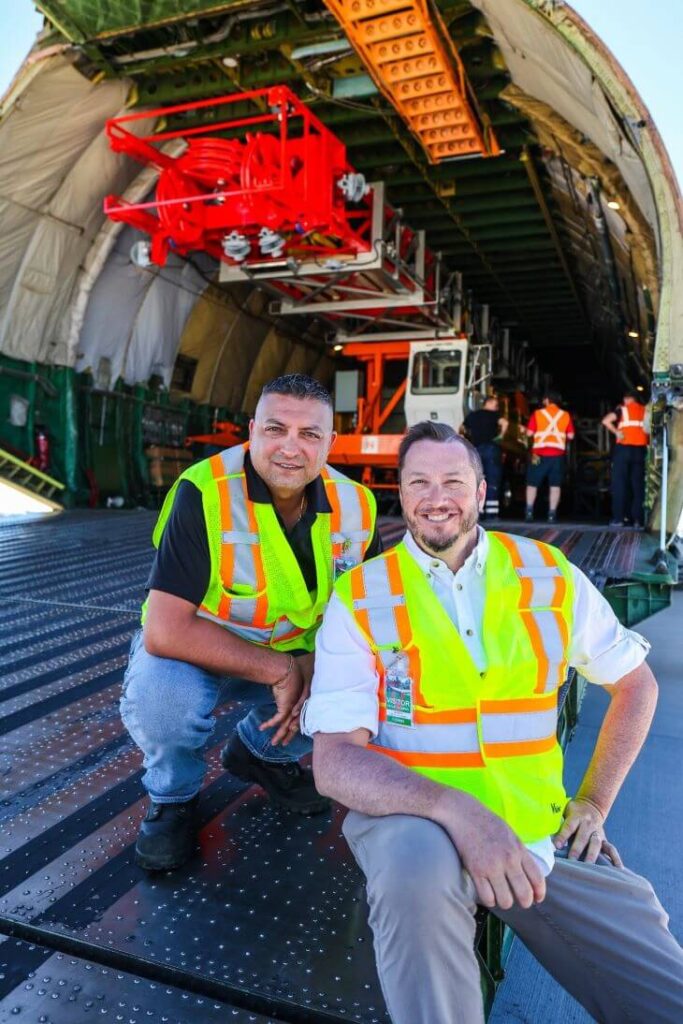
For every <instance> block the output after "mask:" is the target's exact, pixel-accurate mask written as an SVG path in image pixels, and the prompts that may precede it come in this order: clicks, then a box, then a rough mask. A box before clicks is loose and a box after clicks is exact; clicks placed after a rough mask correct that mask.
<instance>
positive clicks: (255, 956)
mask: <svg viewBox="0 0 683 1024" xmlns="http://www.w3.org/2000/svg"><path fill="white" fill-rule="evenodd" d="M153 522H154V515H153V514H152V513H146V512H116V511H111V512H73V513H66V514H64V515H62V516H59V517H57V518H52V519H49V520H47V521H32V522H24V523H16V522H15V523H9V524H6V525H3V526H0V593H1V594H2V598H3V600H2V603H1V605H0V660H1V662H2V665H3V677H2V683H1V684H0V735H1V736H2V741H1V744H0V822H1V824H2V838H1V840H0V963H4V964H5V965H6V966H5V967H0V1022H2V1021H5V1020H7V1021H10V1020H15V1019H17V1018H19V1019H20V1020H24V1021H31V1022H33V1021H36V1022H44V1024H47V1022H51V1024H62V1022H64V1024H66V1022H68V1024H80V1022H81V1021H86V1020H90V1019H91V1018H92V1016H93V1015H97V1016H99V1015H105V1016H106V1019H109V1020H112V1021H113V1020H117V1021H118V1020H121V1021H126V1022H129V1024H137V1022H142V1021H151V1022H152V1024H155V1022H156V1021H171V1022H174V1024H184V1022H186V1021H187V1022H188V1024H189V1022H192V1024H197V1022H204V1021H207V1022H208V1021H213V1020H216V1021H217V1020H221V1021H226V1020H235V1021H236V1022H237V1024H243V1022H247V1021H253V1022H255V1024H263V1022H264V1021H266V1020H268V1021H271V1022H288V1021H292V1022H299V1021H301V1022H303V1021H307V1022H310V1024H317V1022H323V1021H330V1022H332V1021H337V1022H338V1021H358V1022H362V1024H375V1022H377V1024H379V1022H383V1024H386V1022H387V1020H388V1018H387V1015H386V1011H385V1009H384V1004H383V1001H382V997H381V994H380V991H379V986H378V982H377V978H376V974H375V969H374V963H373V957H372V950H371V937H370V933H369V930H368V927H367V922H366V910H365V901H364V895H363V885H362V878H361V876H360V873H359V871H358V869H357V868H356V866H355V864H354V862H353V860H352V858H351V856H350V854H349V852H348V851H347V849H346V845H345V842H344V840H343V839H342V837H341V835H340V829H339V825H340V818H341V812H339V811H336V812H335V813H334V814H333V815H331V816H329V815H328V816H325V815H323V816H322V817H318V818H314V819H300V818H298V817H296V816H294V815H289V814H286V813H283V812H279V811H277V810H274V809H272V808H271V807H270V806H269V805H268V804H267V802H266V801H265V799H264V797H263V795H262V794H261V791H260V790H259V789H258V788H256V787H251V788H247V787H245V786H244V784H243V783H240V782H239V781H237V780H235V779H233V778H232V777H231V776H229V775H227V774H226V773H224V772H223V771H222V770H221V769H220V766H219V763H218V752H219V750H220V747H221V746H222V743H223V742H224V739H225V737H226V736H227V735H229V733H230V732H231V730H232V728H233V725H234V722H235V721H236V720H237V719H238V718H239V717H241V716H242V715H243V714H244V709H245V703H246V701H247V700H248V696H249V695H248V693H247V692H245V693H242V694H241V695H240V697H241V698H242V699H235V700H233V701H231V702H229V703H227V704H224V705H223V706H222V707H221V708H220V709H219V720H218V726H217V729H216V732H215V733H214V735H213V737H212V740H211V743H212V746H211V749H210V751H209V752H208V764H209V772H208V775H207V780H206V787H205V790H204V792H203V795H202V802H201V814H202V823H203V829H202V833H201V855H200V856H199V857H197V858H196V859H195V860H194V861H193V862H192V863H191V864H190V865H188V866H187V867H186V868H185V869H183V870H181V871H178V872H175V873H172V874H166V875H161V876H157V877H151V878H150V877H148V876H146V875H145V874H144V872H142V871H141V870H140V869H138V868H137V867H136V866H135V865H134V863H133V843H134V840H135V836H136V834H137V829H138V825H139V822H140V819H141V817H142V814H143V813H144V794H143V790H142V787H141V784H140V776H141V771H140V755H139V753H138V751H137V750H136V748H135V747H134V746H133V744H132V742H131V741H130V740H129V739H128V737H127V735H126V733H125V732H124V730H123V727H122V724H121V722H120V719H119V715H118V697H119V692H120V684H121V679H122V675H123V669H124V666H125V664H126V659H127V649H128V643H129V640H130V636H131V634H132V632H133V630H134V629H135V627H136V625H137V621H138V609H139V604H140V601H141V598H142V595H143V589H144V583H145V580H146V577H147V573H148V569H149V566H150V563H151V557H152V551H151V546H150V540H149V538H150V535H151V529H152V525H153ZM515 525H516V526H517V530H518V531H519V526H518V524H515ZM382 532H383V534H384V536H385V538H386V540H387V542H389V543H390V542H392V541H394V540H396V539H397V538H398V537H399V536H400V535H401V532H402V526H401V524H400V522H397V521H396V520H393V521H391V520H387V521H383V523H382ZM519 532H522V531H519ZM524 532H532V533H533V534H534V535H535V536H539V537H542V538H543V539H547V540H552V541H553V542H554V543H558V544H560V545H561V546H563V547H564V548H565V549H566V550H567V552H568V554H569V555H570V557H571V558H572V559H573V560H575V561H577V562H578V561H580V562H581V563H582V564H584V566H585V567H587V568H588V569H590V570H591V571H592V572H593V574H594V575H595V576H596V578H598V577H601V576H603V575H605V574H606V571H605V567H608V569H609V574H610V575H612V576H615V575H620V574H624V575H627V574H628V565H629V564H630V563H631V561H632V555H633V549H634V545H636V546H637V543H638V537H637V535H634V534H633V535H631V534H628V535H627V534H623V533H622V534H618V535H615V534H606V533H604V532H602V533H601V532H599V531H595V532H586V531H585V530H581V529H580V528H573V527H569V528H564V527H563V528H562V529H555V528H553V529H552V530H550V528H548V529H547V530H546V529H544V528H543V527H541V526H540V525H539V526H538V527H537V528H534V529H533V530H532V531H524ZM46 979H47V980H46Z"/></svg>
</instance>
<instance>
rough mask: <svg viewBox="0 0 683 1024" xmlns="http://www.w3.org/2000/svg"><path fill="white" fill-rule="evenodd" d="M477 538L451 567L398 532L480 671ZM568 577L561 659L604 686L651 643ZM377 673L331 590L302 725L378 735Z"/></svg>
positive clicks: (480, 546) (544, 850) (545, 862)
mask: <svg viewBox="0 0 683 1024" xmlns="http://www.w3.org/2000/svg"><path fill="white" fill-rule="evenodd" d="M477 530H478V536H477V544H476V547H475V548H474V550H473V551H472V553H471V554H470V556H469V557H468V558H467V560H466V561H465V563H464V565H462V566H461V568H460V569H458V571H457V572H455V573H454V572H451V570H450V569H449V568H448V566H447V565H446V563H445V562H444V561H442V560H441V559H440V558H436V557H435V556H433V555H428V554H426V553H425V552H424V551H422V549H421V548H419V547H418V545H417V544H416V543H415V541H414V540H413V538H412V536H411V535H410V534H409V533H407V534H406V535H405V538H404V540H405V545H406V548H407V549H408V552H409V553H410V555H411V556H412V557H413V558H414V559H415V561H416V562H417V564H418V565H419V566H420V568H421V569H422V571H423V572H424V574H425V577H426V579H427V580H428V582H429V585H430V586H431V588H432V590H433V591H434V593H435V595H436V596H437V597H438V599H439V601H440V602H441V604H442V605H443V607H444V609H445V611H446V612H447V613H448V615H449V617H450V619H451V621H452V622H453V625H454V626H455V628H456V629H457V630H458V633H459V634H460V637H461V639H462V641H463V643H464V644H465V646H466V647H467V650H468V651H469V653H470V655H471V657H472V661H473V662H474V664H475V665H476V667H477V669H478V670H479V671H480V672H483V671H485V670H486V668H487V667H488V666H487V663H486V655H485V653H484V645H483V642H482V622H483V617H484V602H485V599H486V587H485V577H484V573H485V568H486V560H487V556H488V549H489V541H488V537H487V535H486V532H485V531H484V530H482V528H481V527H477ZM571 570H572V575H573V578H574V626H573V630H572V635H571V637H570V643H569V656H568V661H569V664H570V665H571V666H573V667H574V668H576V669H577V670H578V671H579V672H580V673H581V675H582V676H584V677H585V678H586V679H587V680H588V681H589V682H591V683H597V684H599V685H602V686H611V685H613V684H614V683H616V682H617V681H618V680H619V679H621V677H622V676H624V675H626V674H627V673H628V672H631V671H632V670H633V669H634V668H637V667H638V665H640V664H641V663H642V662H643V661H644V660H645V657H646V655H647V652H648V651H649V649H650V645H649V643H648V642H647V640H645V639H644V637H642V636H640V634H639V633H635V632H633V630H630V629H626V628H625V627H624V626H622V625H621V623H620V622H619V620H618V619H617V617H616V615H615V614H614V612H613V611H612V609H611V607H610V606H609V604H608V603H607V601H606V600H605V598H604V597H603V596H602V594H600V592H599V591H598V590H597V589H596V588H595V587H594V586H593V584H592V583H591V582H590V580H589V579H587V577H586V576H585V575H584V574H583V573H582V572H581V570H580V569H577V568H576V566H574V565H572V566H571ZM378 683H379V680H378V676H377V669H376V665H375V656H374V654H373V652H372V651H371V649H370V646H369V645H368V642H367V640H366V639H365V637H364V636H363V635H362V633H361V632H360V631H359V629H358V628H357V626H356V623H355V620H354V618H353V616H352V615H351V613H350V612H349V611H348V609H347V608H346V607H345V606H344V605H343V604H342V602H341V601H340V600H339V598H338V597H337V596H336V594H333V595H332V597H331V599H330V602H329V604H328V606H327V609H326V611H325V616H324V618H323V622H322V625H321V627H320V629H319V630H318V635H317V638H316V648H315V671H314V674H313V684H312V688H311V696H310V697H309V699H308V700H307V701H306V703H305V705H304V708H303V712H302V715H301V731H302V732H303V733H305V734H306V735H307V736H313V734H314V733H316V732H327V733H332V732H335V733H336V732H353V731H354V730H355V729H367V730H368V732H369V733H370V735H371V737H373V738H374V737H375V736H376V735H377V729H378V724H379V694H378ZM529 849H530V850H531V851H532V852H533V853H534V854H536V855H537V856H538V857H539V859H540V861H541V864H542V866H543V867H544V870H545V871H546V873H547V872H549V871H550V869H551V867H552V863H553V846H552V842H551V840H550V838H548V839H544V840H542V841H541V842H540V843H534V844H531V845H530V846H529Z"/></svg>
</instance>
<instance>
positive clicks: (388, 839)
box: [350, 815, 476, 920]
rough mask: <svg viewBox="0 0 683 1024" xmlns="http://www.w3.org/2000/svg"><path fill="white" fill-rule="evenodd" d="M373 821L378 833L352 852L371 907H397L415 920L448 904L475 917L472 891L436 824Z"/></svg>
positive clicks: (400, 818) (398, 818)
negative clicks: (456, 904) (364, 879)
mask: <svg viewBox="0 0 683 1024" xmlns="http://www.w3.org/2000/svg"><path fill="white" fill-rule="evenodd" d="M377 820H378V823H380V822H381V824H378V827H377V828H376V829H375V832H376V834H375V835H372V831H373V829H372V828H371V829H370V835H367V834H366V835H365V837H363V838H362V839H361V845H360V848H359V849H357V851H356V853H357V858H358V859H359V861H360V863H361V867H362V868H363V870H364V871H365V874H366V877H367V881H368V899H369V901H370V902H371V904H373V903H374V904H379V903H381V904H382V905H384V906H386V907H392V906H395V907H400V908H401V913H402V915H404V916H405V917H406V918H407V919H411V918H412V919H413V920H415V919H417V918H420V919H422V918H424V917H425V916H427V917H430V918H433V915H434V914H435V913H439V914H441V913H443V911H444V907H445V906H446V905H447V904H448V903H449V902H450V901H452V900H455V901H457V902H459V903H462V904H464V905H465V906H467V908H468V909H470V910H471V911H472V912H474V910H475V909H476V907H475V903H474V900H473V898H472V894H473V887H472V885H471V882H469V879H468V877H467V875H466V874H465V872H464V871H463V869H462V865H461V863H460V858H459V856H458V852H457V850H456V849H455V847H454V846H453V843H452V841H451V840H450V839H449V837H448V835H447V834H446V832H444V830H443V829H442V828H441V826H440V825H437V824H435V823H434V822H433V821H428V820H427V819H425V818H417V817H413V816H411V815H392V816H390V817H387V818H383V819H377ZM350 842H351V845H352V847H354V843H353V837H352V836H351V837H350ZM373 847H374V849H373Z"/></svg>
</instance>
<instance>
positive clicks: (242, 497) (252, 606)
mask: <svg viewBox="0 0 683 1024" xmlns="http://www.w3.org/2000/svg"><path fill="white" fill-rule="evenodd" d="M245 452H246V446H239V447H237V448H231V449H227V450H226V451H223V452H220V453H219V454H217V455H214V456H213V457H212V458H211V459H210V460H209V464H210V468H211V473H212V475H213V479H214V481H215V484H216V488H217V493H218V501H219V508H220V531H221V543H220V566H219V572H220V579H221V582H222V592H221V596H220V600H219V604H218V607H217V608H215V609H212V608H209V607H207V605H206V604H205V603H204V604H202V606H201V608H200V609H199V611H198V614H199V615H200V616H201V617H203V618H207V619H210V620H211V621H214V622H218V623H219V624H220V625H223V626H228V627H229V628H230V629H231V630H232V631H233V632H235V633H237V634H238V635H239V636H242V637H243V638H244V639H245V640H249V641H251V642H252V643H260V644H269V645H274V644H278V643H285V642H291V641H293V640H295V639H296V638H297V637H300V636H302V635H303V634H304V633H307V632H308V630H310V628H311V626H312V625H313V624H314V623H313V621H311V622H310V623H308V624H307V625H296V624H295V623H294V622H292V621H290V619H289V618H287V617H286V616H285V615H283V616H280V617H279V618H277V619H275V620H273V619H272V617H271V616H270V615H269V595H268V581H267V579H266V573H265V570H264V563H263V554H262V546H261V537H260V531H259V523H258V521H257V513H256V509H255V504H254V503H253V502H251V501H250V500H249V495H248V490H247V482H246V475H245V473H244V456H245ZM321 475H322V477H323V481H324V484H325V491H326V494H327V496H328V499H329V501H330V506H331V509H332V514H331V515H330V531H331V535H332V536H331V538H330V541H331V548H332V555H333V559H334V558H336V557H337V556H336V555H335V552H336V551H338V552H339V558H340V560H341V561H342V562H343V563H344V565H343V566H342V568H344V567H346V568H348V567H349V566H350V565H351V564H356V563H357V562H359V561H362V559H363V557H364V555H365V552H366V550H367V548H368V545H369V543H370V540H371V538H372V534H373V527H374V521H373V513H372V509H371V507H370V499H369V496H368V492H367V491H366V490H365V488H362V487H360V486H359V485H358V484H356V483H354V482H353V481H350V480H348V478H347V477H344V476H343V474H341V473H337V472H336V471H334V470H330V469H329V467H326V468H325V469H324V470H323V472H322V474H321ZM265 508H267V513H266V512H264V513H263V514H269V513H271V512H272V515H274V511H272V508H271V506H266V507H265ZM283 543H287V542H286V539H284V538H283ZM314 548H315V543H314ZM328 550H329V549H328ZM317 567H318V556H317V555H316V568H317ZM326 569H327V574H326V578H325V580H324V585H325V586H326V593H325V594H324V596H323V601H326V600H327V598H328V597H329V593H330V590H331V588H332V584H333V580H334V571H333V566H332V565H330V566H329V567H326ZM319 583H320V579H319ZM313 607H314V602H313V600H312V601H311V609H312V608H313ZM290 614H291V613H290ZM269 619H270V621H269Z"/></svg>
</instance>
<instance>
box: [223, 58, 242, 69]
mask: <svg viewBox="0 0 683 1024" xmlns="http://www.w3.org/2000/svg"><path fill="white" fill-rule="evenodd" d="M221 64H222V65H223V67H225V68H236V67H238V66H239V61H238V59H237V57H221Z"/></svg>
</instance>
